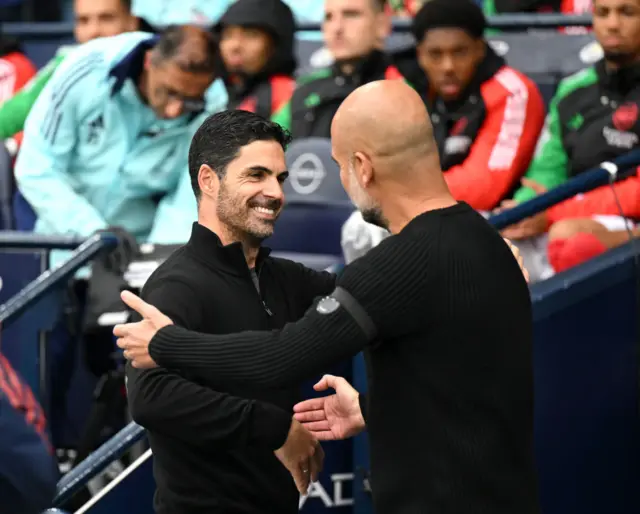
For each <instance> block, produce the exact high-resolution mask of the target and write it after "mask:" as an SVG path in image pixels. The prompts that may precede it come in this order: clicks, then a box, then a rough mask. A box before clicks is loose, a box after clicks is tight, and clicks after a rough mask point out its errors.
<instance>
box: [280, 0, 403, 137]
mask: <svg viewBox="0 0 640 514" xmlns="http://www.w3.org/2000/svg"><path fill="white" fill-rule="evenodd" d="M384 4H385V2H384V0H325V4H324V9H325V15H324V21H323V22H322V34H323V37H324V42H325V45H326V46H327V49H328V50H329V52H330V53H331V55H332V57H333V59H334V61H335V62H334V64H333V66H331V67H330V68H325V69H320V70H318V71H315V72H313V73H311V74H309V75H307V76H303V77H301V78H300V79H299V80H298V84H297V87H296V90H295V92H294V93H293V97H292V99H291V102H289V103H288V104H286V105H285V107H284V108H283V109H281V110H280V112H279V113H278V115H277V116H275V117H274V118H273V120H274V121H276V122H277V123H279V124H280V125H282V126H283V127H285V128H287V129H289V130H290V131H291V134H292V136H293V138H294V139H300V138H307V137H327V138H328V137H330V135H331V134H330V128H331V120H333V115H334V114H335V113H336V111H337V110H338V107H339V106H340V104H341V103H342V101H343V100H344V99H345V98H346V97H347V96H348V95H349V94H350V93H351V92H352V91H353V90H354V89H356V88H357V87H359V86H361V85H362V84H366V83H367V82H372V81H374V80H382V79H400V78H402V75H401V74H400V72H399V71H398V69H397V68H396V67H395V66H393V63H392V61H391V58H390V57H389V56H387V55H386V54H385V53H384V52H383V51H382V49H383V48H384V42H385V40H386V38H387V36H388V35H389V33H390V31H391V17H390V16H389V14H387V13H385V10H384Z"/></svg>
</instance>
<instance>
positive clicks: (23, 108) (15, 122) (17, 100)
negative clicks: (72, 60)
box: [0, 55, 63, 139]
mask: <svg viewBox="0 0 640 514" xmlns="http://www.w3.org/2000/svg"><path fill="white" fill-rule="evenodd" d="M62 58H63V57H62V55H57V56H56V57H55V58H53V59H52V60H51V61H50V62H49V63H48V64H47V65H46V66H45V67H44V68H42V69H41V70H40V71H39V72H38V74H37V75H36V76H35V77H33V79H32V80H31V81H30V82H29V83H28V84H27V85H26V86H25V87H23V88H22V89H21V90H20V91H18V92H17V93H16V94H15V95H13V97H12V98H10V99H9V100H7V101H6V102H4V103H3V104H2V105H0V139H7V138H9V137H13V136H15V135H16V134H17V133H18V132H21V131H22V129H23V128H24V124H25V121H26V120H27V116H28V115H29V113H30V112H31V107H33V104H34V103H35V101H36V100H37V98H38V96H40V93H41V92H42V90H43V89H44V86H45V85H46V84H47V82H49V79H50V78H51V76H52V75H53V72H54V71H55V69H56V68H57V67H58V64H60V62H61V61H62Z"/></svg>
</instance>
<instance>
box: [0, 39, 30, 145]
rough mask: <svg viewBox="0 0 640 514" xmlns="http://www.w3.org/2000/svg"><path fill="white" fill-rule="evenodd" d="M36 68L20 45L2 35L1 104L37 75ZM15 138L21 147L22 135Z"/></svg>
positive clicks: (0, 46) (0, 45) (0, 53)
mask: <svg viewBox="0 0 640 514" xmlns="http://www.w3.org/2000/svg"><path fill="white" fill-rule="evenodd" d="M36 71H37V70H36V67H35V66H34V65H33V63H32V62H31V61H30V60H29V58H28V57H27V56H26V55H25V54H24V53H23V52H22V49H21V48H20V43H19V42H18V41H17V40H15V39H13V38H11V37H8V36H6V35H4V34H2V33H0V104H2V103H4V102H6V101H7V100H9V98H11V97H12V96H13V95H14V94H16V93H17V92H18V91H19V90H20V89H22V88H23V87H24V86H25V85H26V84H27V82H29V81H30V80H31V78H32V77H34V76H35V74H36ZM18 136H19V137H17V138H15V139H16V141H15V143H14V144H17V145H19V144H20V141H21V139H22V133H20V134H18Z"/></svg>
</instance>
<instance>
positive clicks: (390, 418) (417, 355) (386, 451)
mask: <svg viewBox="0 0 640 514" xmlns="http://www.w3.org/2000/svg"><path fill="white" fill-rule="evenodd" d="M338 287H340V288H342V289H343V290H345V291H347V292H348V293H349V294H350V295H351V296H352V297H353V298H354V299H355V301H356V302H357V304H358V305H359V308H361V309H363V310H364V311H365V312H366V313H367V314H368V316H369V318H370V319H371V320H372V321H373V323H374V325H375V328H376V330H377V337H376V338H375V339H374V340H373V341H370V340H369V339H370V338H369V337H367V335H366V334H365V331H364V330H363V329H362V328H361V325H362V324H361V323H359V322H358V321H356V318H357V317H358V316H356V317H354V315H353V314H352V313H354V312H355V311H354V309H353V307H352V306H349V305H348V304H347V303H345V302H344V301H343V302H342V303H343V305H340V306H338V307H337V308H336V309H335V310H332V308H331V307H332V305H335V304H334V303H333V302H331V301H329V302H323V308H317V307H312V308H311V309H310V310H309V311H307V313H306V314H305V316H304V317H303V318H302V319H301V320H300V321H298V322H296V323H290V324H287V325H286V326H285V327H284V328H283V329H282V330H274V331H271V332H243V333H239V334H233V335H223V336H216V335H208V334H199V333H194V332H189V331H186V330H184V329H182V328H179V327H174V326H170V327H165V328H164V329H162V330H160V331H159V332H158V333H157V334H156V336H155V337H154V338H153V340H152V341H151V344H150V346H149V351H150V354H151V356H152V357H153V358H154V360H155V361H156V362H157V363H158V364H160V365H161V366H165V367H178V368H183V369H193V370H200V371H202V370H203V369H205V368H206V370H207V372H208V373H212V374H213V375H214V376H216V379H217V380H219V381H220V382H223V383H229V384H239V383H253V384H255V385H261V386H264V387H277V386H283V385H288V384H293V383H296V382H298V381H300V380H301V379H304V378H307V377H309V376H312V375H315V374H318V373H320V372H322V371H324V370H326V369H327V367H328V366H329V365H330V364H333V363H334V362H336V361H339V360H341V359H344V358H347V357H350V356H353V355H355V354H356V353H357V352H359V351H360V350H362V349H365V356H366V359H367V367H368V372H369V377H368V378H369V394H368V408H367V413H366V421H367V428H368V431H369V435H370V441H371V478H372V491H373V497H374V505H375V507H376V512H377V513H378V514H404V513H406V514H422V513H424V514H430V513H435V514H462V513H464V514H469V513H476V514H514V513H518V514H534V513H537V512H538V511H539V509H538V494H537V481H536V474H535V469H534V455H533V384H532V382H533V378H532V377H533V372H532V319H531V304H530V299H529V292H528V288H527V285H526V282H525V280H524V278H523V276H522V273H521V271H520V269H519V267H518V264H517V263H516V261H515V259H514V258H513V256H512V254H511V251H510V249H509V248H508V247H507V245H506V244H505V243H504V241H503V240H502V238H501V237H500V235H499V234H498V233H497V232H496V231H495V230H494V229H493V228H492V227H490V226H489V225H488V224H487V222H486V221H485V220H484V219H483V218H482V217H481V216H480V215H479V214H477V213H476V212H474V211H473V210H472V209H471V208H470V207H469V206H468V205H466V204H463V203H461V204H458V205H455V206H453V207H449V208H446V209H440V210H434V211H428V212H425V213H423V214H421V215H420V216H417V217H416V218H414V219H413V220H412V221H411V222H410V223H409V224H408V225H407V226H406V227H405V228H404V229H403V230H402V231H401V232H400V233H399V234H397V235H394V236H391V237H389V238H387V239H386V240H385V241H383V242H382V243H381V244H380V245H379V246H378V247H376V248H374V249H373V250H371V251H370V252H369V253H368V254H367V255H365V256H364V257H362V258H360V259H358V260H356V261H355V262H354V263H352V264H351V265H350V266H348V267H347V268H346V269H345V270H344V272H343V273H342V275H341V276H340V277H339V279H338Z"/></svg>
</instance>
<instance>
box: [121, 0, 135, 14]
mask: <svg viewBox="0 0 640 514" xmlns="http://www.w3.org/2000/svg"><path fill="white" fill-rule="evenodd" d="M131 2H132V0H120V3H121V4H122V7H124V8H125V10H126V11H127V12H129V13H130V12H131Z"/></svg>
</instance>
